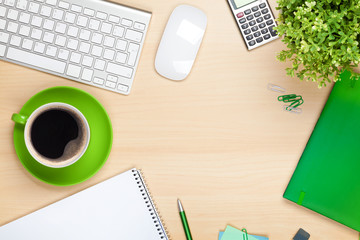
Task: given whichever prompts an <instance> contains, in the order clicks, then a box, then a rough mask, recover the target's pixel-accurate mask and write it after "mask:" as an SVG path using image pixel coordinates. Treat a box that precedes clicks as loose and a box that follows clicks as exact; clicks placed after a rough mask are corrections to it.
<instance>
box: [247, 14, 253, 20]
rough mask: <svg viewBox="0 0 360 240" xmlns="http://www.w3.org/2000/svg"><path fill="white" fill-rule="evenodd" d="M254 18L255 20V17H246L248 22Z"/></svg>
mask: <svg viewBox="0 0 360 240" xmlns="http://www.w3.org/2000/svg"><path fill="white" fill-rule="evenodd" d="M253 18H254V16H253V15H249V16H247V17H246V19H247V20H248V21H250V20H252V19H253Z"/></svg>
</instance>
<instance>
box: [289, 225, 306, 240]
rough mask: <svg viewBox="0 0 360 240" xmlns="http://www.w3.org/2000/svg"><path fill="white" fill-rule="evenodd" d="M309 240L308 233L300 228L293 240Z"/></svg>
mask: <svg viewBox="0 0 360 240" xmlns="http://www.w3.org/2000/svg"><path fill="white" fill-rule="evenodd" d="M309 238H310V234H309V233H307V232H306V231H305V230H304V229H302V228H300V229H299V230H298V231H297V233H296V235H295V236H294V238H293V240H308V239H309Z"/></svg>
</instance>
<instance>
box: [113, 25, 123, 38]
mask: <svg viewBox="0 0 360 240" xmlns="http://www.w3.org/2000/svg"><path fill="white" fill-rule="evenodd" d="M124 31H125V28H123V27H120V26H115V27H114V32H113V34H114V36H117V37H122V36H123V35H124Z"/></svg>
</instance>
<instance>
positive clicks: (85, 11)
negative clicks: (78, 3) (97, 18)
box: [84, 8, 95, 17]
mask: <svg viewBox="0 0 360 240" xmlns="http://www.w3.org/2000/svg"><path fill="white" fill-rule="evenodd" d="M84 14H85V15H88V16H90V17H93V16H94V14H95V11H94V10H92V9H90V8H84Z"/></svg>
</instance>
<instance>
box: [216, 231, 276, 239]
mask: <svg viewBox="0 0 360 240" xmlns="http://www.w3.org/2000/svg"><path fill="white" fill-rule="evenodd" d="M223 234H224V232H222V231H220V232H219V240H221V238H222V236H223ZM249 235H250V234H249ZM250 236H252V237H254V238H256V239H257V240H269V238H267V237H263V236H256V235H250Z"/></svg>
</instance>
